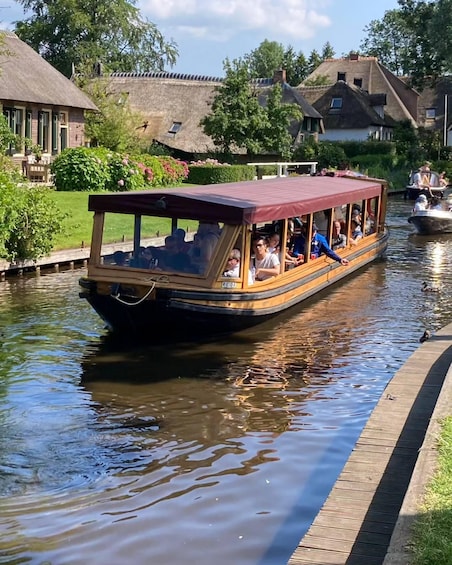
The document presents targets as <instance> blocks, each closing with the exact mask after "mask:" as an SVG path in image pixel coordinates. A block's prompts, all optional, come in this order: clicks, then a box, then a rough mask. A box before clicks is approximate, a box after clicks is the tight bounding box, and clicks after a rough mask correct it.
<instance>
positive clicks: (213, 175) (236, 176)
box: [187, 165, 256, 184]
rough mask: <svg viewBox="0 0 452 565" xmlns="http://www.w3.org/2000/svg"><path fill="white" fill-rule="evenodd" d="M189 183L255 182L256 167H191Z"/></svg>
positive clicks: (189, 167)
mask: <svg viewBox="0 0 452 565" xmlns="http://www.w3.org/2000/svg"><path fill="white" fill-rule="evenodd" d="M188 169H189V173H188V179H187V180H188V182H189V183H193V184H221V183H225V182H239V181H244V180H253V179H254V177H255V174H256V173H255V170H254V167H249V166H248V165H215V166H212V165H189V166H188Z"/></svg>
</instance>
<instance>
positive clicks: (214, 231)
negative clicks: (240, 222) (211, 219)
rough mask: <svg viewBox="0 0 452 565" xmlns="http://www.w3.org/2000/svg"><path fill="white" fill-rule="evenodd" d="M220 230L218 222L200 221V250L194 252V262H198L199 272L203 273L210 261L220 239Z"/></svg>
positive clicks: (198, 235) (198, 239)
mask: <svg viewBox="0 0 452 565" xmlns="http://www.w3.org/2000/svg"><path fill="white" fill-rule="evenodd" d="M220 232H221V230H220V227H219V225H218V224H217V223H215V224H213V223H212V224H210V223H207V222H199V227H198V231H197V233H196V247H197V248H198V251H197V252H196V254H193V255H194V257H193V262H194V263H195V264H196V266H197V269H198V272H199V273H203V272H204V271H205V270H206V268H207V266H208V264H209V263H210V260H211V258H212V255H213V253H214V251H215V248H216V246H217V243H218V240H219V239H220Z"/></svg>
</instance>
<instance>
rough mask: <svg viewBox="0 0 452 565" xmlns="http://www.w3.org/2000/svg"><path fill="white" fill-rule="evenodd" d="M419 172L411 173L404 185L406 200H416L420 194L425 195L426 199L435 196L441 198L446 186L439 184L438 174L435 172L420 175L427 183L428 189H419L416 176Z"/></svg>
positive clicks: (425, 172)
mask: <svg viewBox="0 0 452 565" xmlns="http://www.w3.org/2000/svg"><path fill="white" fill-rule="evenodd" d="M417 175H419V171H412V172H411V173H410V177H409V180H408V184H407V185H406V187H405V188H406V198H408V199H410V200H416V198H417V197H418V196H419V195H420V194H425V195H426V196H428V197H433V196H436V197H438V198H442V197H443V196H444V191H445V190H446V188H447V186H445V185H443V184H442V183H441V177H440V174H439V173H437V172H436V171H424V172H423V173H422V175H423V177H424V178H425V180H426V181H428V186H429V188H424V187H420V186H419V183H418V181H417V178H416V176H417Z"/></svg>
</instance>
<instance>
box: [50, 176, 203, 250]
mask: <svg viewBox="0 0 452 565" xmlns="http://www.w3.org/2000/svg"><path fill="white" fill-rule="evenodd" d="M187 186H188V185H187ZM51 194H52V199H53V200H54V202H55V204H56V205H57V206H58V208H59V209H60V210H61V211H62V212H64V213H65V214H67V216H66V219H65V221H64V231H63V233H60V234H58V235H57V236H56V238H55V245H54V250H55V251H58V250H61V249H76V248H78V247H82V246H88V245H90V243H91V230H92V227H93V212H90V211H88V196H89V193H87V192H57V191H54V192H52V193H51ZM196 226H197V222H189V226H182V227H184V228H186V227H190V228H193V229H195V227H196ZM170 229H171V227H170V224H169V222H168V220H165V219H161V220H160V219H159V218H152V220H151V219H148V220H145V221H143V225H142V235H143V237H154V236H155V235H157V233H158V234H159V235H166V234H168V233H169V232H170ZM105 234H106V237H105V243H113V242H116V241H122V240H123V239H126V240H130V239H132V238H133V224H132V223H131V222H130V217H127V216H122V215H120V214H115V215H110V217H109V218H108V223H107V224H106V226H105Z"/></svg>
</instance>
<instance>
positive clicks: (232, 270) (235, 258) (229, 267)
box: [223, 249, 240, 278]
mask: <svg viewBox="0 0 452 565" xmlns="http://www.w3.org/2000/svg"><path fill="white" fill-rule="evenodd" d="M223 277H236V278H237V277H240V250H239V249H233V250H232V251H231V253H229V257H228V261H227V264H226V271H225V272H224V273H223Z"/></svg>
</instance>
